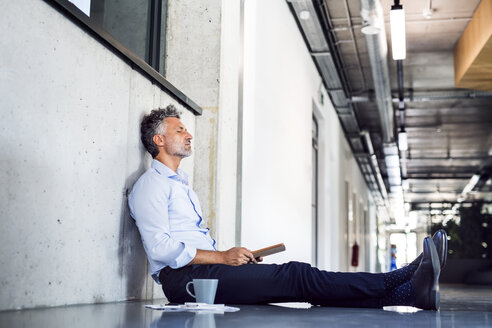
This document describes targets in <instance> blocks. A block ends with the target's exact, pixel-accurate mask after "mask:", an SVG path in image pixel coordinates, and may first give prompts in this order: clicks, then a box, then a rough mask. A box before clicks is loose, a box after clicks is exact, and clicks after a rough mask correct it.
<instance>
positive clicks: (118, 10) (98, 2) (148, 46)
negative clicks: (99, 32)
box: [90, 0, 167, 75]
mask: <svg viewBox="0 0 492 328" xmlns="http://www.w3.org/2000/svg"><path fill="white" fill-rule="evenodd" d="M166 9H167V1H165V0H92V1H91V15H90V18H91V20H92V21H93V22H94V23H95V24H97V25H99V26H100V27H102V28H103V29H104V30H105V31H106V32H108V33H109V34H111V35H112V36H113V37H114V38H115V39H116V40H118V41H119V42H121V44H122V45H123V46H125V47H126V48H128V49H129V50H131V51H132V52H133V53H135V54H136V55H137V56H138V57H140V58H142V59H143V60H145V61H146V62H147V63H148V64H150V65H151V66H152V67H153V68H154V69H155V70H157V71H158V72H159V73H161V74H162V75H164V55H165V39H166V38H165V27H166V13H167V10H166Z"/></svg>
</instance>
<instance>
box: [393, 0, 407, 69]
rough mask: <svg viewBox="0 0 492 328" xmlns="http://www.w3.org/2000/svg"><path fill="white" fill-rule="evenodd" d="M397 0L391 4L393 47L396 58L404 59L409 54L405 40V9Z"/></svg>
mask: <svg viewBox="0 0 492 328" xmlns="http://www.w3.org/2000/svg"><path fill="white" fill-rule="evenodd" d="M399 2H400V1H398V0H396V1H395V5H394V6H391V11H390V27H391V49H392V52H393V59H394V60H402V59H405V58H406V56H407V47H406V40H405V11H404V10H403V7H402V6H401V5H400V4H399Z"/></svg>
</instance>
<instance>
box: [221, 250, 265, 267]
mask: <svg viewBox="0 0 492 328" xmlns="http://www.w3.org/2000/svg"><path fill="white" fill-rule="evenodd" d="M221 253H222V258H223V264H227V265H233V266H238V265H243V264H246V263H249V262H253V263H257V261H256V259H255V257H254V255H253V253H251V251H250V250H249V249H247V248H244V247H233V248H231V249H229V250H227V251H224V252H221Z"/></svg>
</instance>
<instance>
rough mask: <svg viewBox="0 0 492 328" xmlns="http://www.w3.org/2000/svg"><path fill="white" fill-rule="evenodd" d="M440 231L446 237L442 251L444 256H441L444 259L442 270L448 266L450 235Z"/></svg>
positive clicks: (442, 230)
mask: <svg viewBox="0 0 492 328" xmlns="http://www.w3.org/2000/svg"><path fill="white" fill-rule="evenodd" d="M440 231H441V233H442V234H443V235H444V239H445V242H444V247H443V249H442V254H441V255H442V258H443V259H444V260H443V261H442V265H441V269H442V268H444V266H445V265H446V261H447V260H448V234H447V233H446V231H445V230H444V229H441V230H440Z"/></svg>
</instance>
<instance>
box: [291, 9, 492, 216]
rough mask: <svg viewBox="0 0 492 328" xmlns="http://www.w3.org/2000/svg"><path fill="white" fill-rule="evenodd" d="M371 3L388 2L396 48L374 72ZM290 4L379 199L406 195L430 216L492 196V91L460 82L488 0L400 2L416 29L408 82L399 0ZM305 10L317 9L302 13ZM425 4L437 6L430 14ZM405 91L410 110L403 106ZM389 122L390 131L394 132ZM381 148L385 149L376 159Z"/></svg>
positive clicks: (410, 40) (386, 38)
mask: <svg viewBox="0 0 492 328" xmlns="http://www.w3.org/2000/svg"><path fill="white" fill-rule="evenodd" d="M368 2H369V3H375V4H376V5H379V4H380V8H382V15H380V22H384V23H382V24H384V27H385V29H382V30H383V32H382V33H381V34H382V35H381V37H380V38H379V41H381V42H382V43H383V44H384V46H387V49H388V50H387V51H388V53H387V54H386V53H385V52H384V49H383V48H384V47H382V48H381V49H383V50H380V51H379V52H378V54H377V56H376V59H378V58H379V60H380V64H381V65H379V66H381V67H379V68H380V71H379V72H380V73H377V72H376V73H374V66H378V65H375V62H376V63H377V60H376V61H374V60H371V50H370V49H373V48H374V45H373V44H369V42H370V40H369V39H370V38H371V37H370V36H369V37H368V36H366V35H365V34H363V33H362V32H361V29H362V27H363V26H366V25H368V24H369V23H370V22H371V21H370V20H369V21H368V19H367V16H364V18H365V19H363V18H362V15H361V8H366V5H367V3H368ZM288 3H289V6H290V8H291V11H292V13H293V15H294V17H295V18H296V21H297V23H298V26H299V29H300V31H301V32H302V34H303V36H304V39H305V41H306V45H307V47H308V49H309V50H310V51H311V54H312V56H313V60H314V61H315V63H316V65H317V67H318V69H319V71H320V73H321V75H322V77H323V79H324V82H325V86H326V88H327V90H328V91H329V94H330V97H331V100H332V102H333V103H334V106H335V109H336V110H337V113H338V114H339V118H340V121H341V123H342V126H343V128H344V131H345V133H346V135H347V139H348V140H349V143H350V145H351V147H352V150H353V151H354V154H355V156H356V158H357V159H358V162H359V165H360V166H361V171H362V172H363V174H364V176H365V178H366V181H367V182H368V185H369V187H370V189H371V190H373V195H374V196H375V199H376V200H377V202H378V203H379V205H386V206H387V205H388V204H390V205H392V206H393V205H394V204H395V202H396V203H400V205H401V204H403V202H404V203H407V204H409V205H407V206H405V208H406V213H407V214H408V210H409V209H414V210H419V211H424V212H426V213H427V215H430V213H431V210H432V213H434V214H435V209H436V208H441V209H442V210H443V211H444V210H449V209H450V208H453V209H455V210H456V209H457V207H459V206H461V205H462V204H466V203H467V202H472V201H475V200H484V201H487V202H492V184H491V179H490V175H491V173H492V93H491V92H483V91H477V90H466V89H458V88H455V87H454V61H453V50H454V47H455V45H456V43H457V41H458V40H459V38H460V36H461V35H462V33H463V31H464V30H465V28H466V26H467V24H468V23H469V22H470V20H471V18H472V16H473V13H474V11H475V9H476V8H477V6H478V4H479V3H480V1H479V0H467V1H462V0H434V1H429V0H412V1H410V0H408V1H400V3H401V4H402V5H403V8H404V9H405V14H406V38H407V39H406V40H407V41H406V45H407V56H406V59H405V60H403V62H402V64H403V65H402V73H403V74H402V75H403V80H402V82H403V84H402V88H401V89H399V85H398V74H397V65H396V62H395V61H393V59H392V58H391V35H390V28H389V11H390V8H391V5H392V4H393V1H389V0H381V1H379V0H378V1H370V0H288ZM303 11H304V12H306V11H308V12H309V13H310V15H306V14H304V17H303V19H301V18H300V17H301V13H302V12H303ZM424 12H427V13H430V15H428V17H427V18H426V17H425V16H424V14H423V13H424ZM306 16H309V18H308V19H306ZM384 30H385V32H384ZM376 42H377V41H376ZM376 44H377V43H376ZM376 48H377V47H376ZM368 49H369V50H368ZM378 56H379V57H378ZM372 59H374V55H373V57H372ZM385 65H386V67H384V66H385ZM385 72H386V73H385ZM374 74H376V75H378V74H382V77H383V78H382V80H381V81H382V82H381V81H376V83H375V82H374V78H373V76H375V75H374ZM385 74H386V75H385ZM385 83H386V84H388V87H387V89H388V92H387V94H388V95H389V96H390V97H391V99H390V100H389V103H388V102H387V104H389V105H388V107H389V108H387V109H386V110H387V111H388V113H389V114H388V116H389V117H388V118H387V119H386V121H385V120H384V118H383V119H382V116H385V115H386V114H385V111H384V110H382V109H381V101H379V100H378V99H379V98H378V97H379V96H380V93H379V94H378V92H379V91H378V90H380V89H381V88H382V89H384V84H385ZM378 88H379V89H378ZM399 91H401V92H402V93H400V95H401V96H403V103H402V104H404V107H403V109H404V111H399V102H398V99H399ZM383 103H384V101H383ZM385 122H386V123H385ZM385 125H388V126H389V130H388V131H389V134H388V132H384V126H385ZM402 127H403V128H404V130H405V131H406V133H407V136H408V149H407V150H406V151H401V150H400V151H398V148H397V147H396V145H397V143H398V131H399V130H400V129H401V128H402ZM365 131H367V133H366V132H365ZM365 133H366V134H368V136H370V138H369V140H367V139H368V138H364V134H365ZM371 148H373V149H374V151H372V149H371ZM371 155H375V158H374V157H373V158H372V161H371ZM396 155H398V158H399V163H396V166H393V165H394V164H391V162H392V161H391V160H389V159H390V157H391V156H396ZM374 159H375V161H374ZM393 162H394V161H393ZM397 162H398V161H397ZM371 163H372V164H373V165H371ZM376 166H377V167H376ZM395 172H396V173H395ZM396 175H397V176H396ZM474 175H476V177H474V178H473V179H472V177H473V176H474ZM378 176H379V177H380V178H381V179H382V181H383V182H384V186H383V183H381V182H378ZM470 180H472V181H471V185H470V186H468V188H467V189H469V188H470V187H473V188H472V190H470V191H469V192H466V191H467V190H466V189H465V187H466V186H467V184H469V183H470ZM379 181H381V180H379ZM383 189H385V190H383ZM464 189H465V192H463V191H464ZM385 193H387V195H385ZM395 195H396V196H395ZM388 200H389V203H388ZM434 214H433V215H434ZM390 216H391V215H390Z"/></svg>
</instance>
